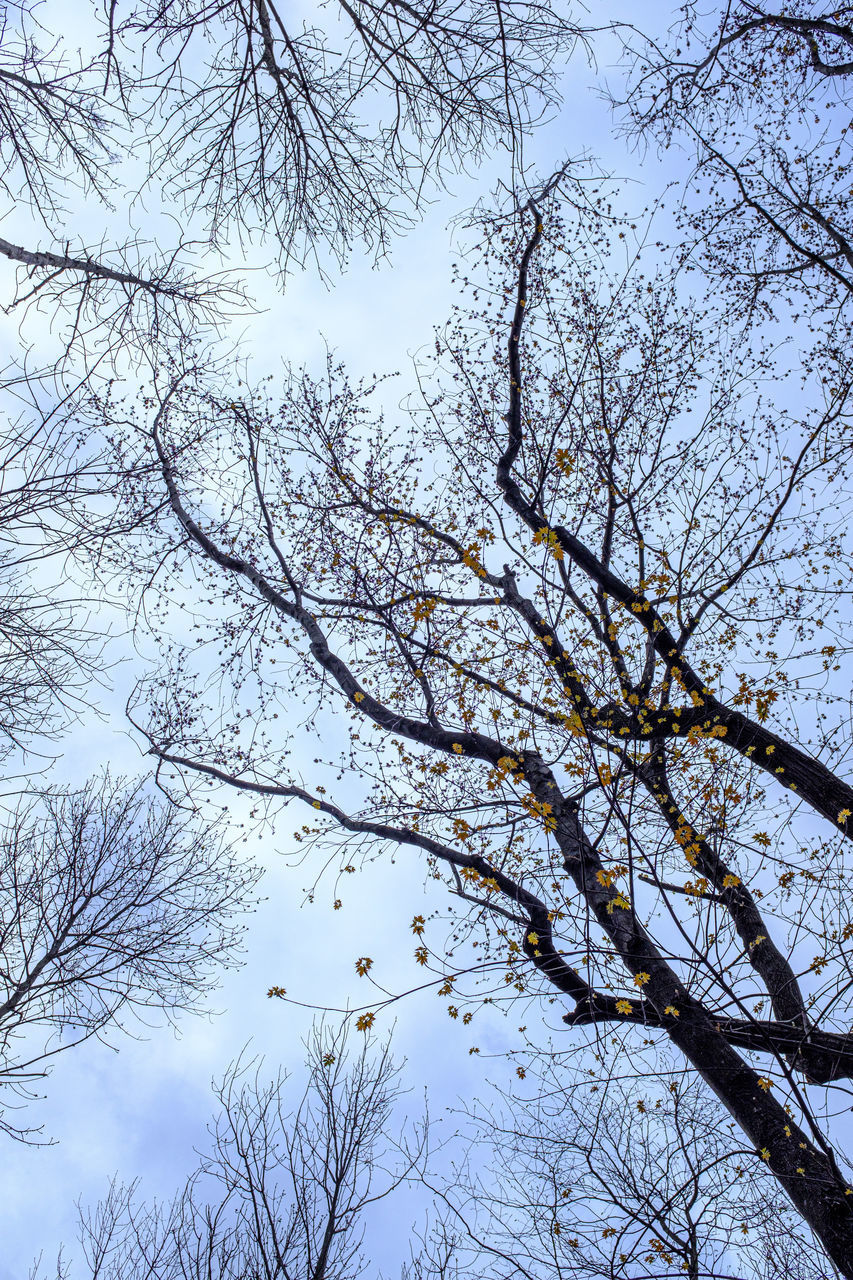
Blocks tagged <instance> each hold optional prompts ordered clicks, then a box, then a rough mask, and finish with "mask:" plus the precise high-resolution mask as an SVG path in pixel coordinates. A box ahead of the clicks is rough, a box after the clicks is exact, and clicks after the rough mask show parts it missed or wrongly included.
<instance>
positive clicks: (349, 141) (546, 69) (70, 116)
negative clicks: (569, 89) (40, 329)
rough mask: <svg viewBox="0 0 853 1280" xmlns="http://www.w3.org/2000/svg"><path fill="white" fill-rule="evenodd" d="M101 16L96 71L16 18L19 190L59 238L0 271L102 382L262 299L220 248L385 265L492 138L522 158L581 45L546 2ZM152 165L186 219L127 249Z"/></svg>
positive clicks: (7, 149)
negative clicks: (316, 19) (132, 360)
mask: <svg viewBox="0 0 853 1280" xmlns="http://www.w3.org/2000/svg"><path fill="white" fill-rule="evenodd" d="M125 10H127V11H126V12H125ZM89 16H90V18H91V20H92V22H93V23H94V26H93V27H92V30H91V31H90V32H89V35H88V40H89V45H90V49H91V53H90V54H89V56H83V57H81V56H80V55H79V54H78V55H73V54H72V53H70V52H69V51H68V49H67V47H66V46H67V44H68V37H67V36H66V37H65V38H61V37H60V36H59V35H58V34H57V33H55V32H51V31H49V30H47V29H46V28H45V27H44V26H43V25H42V22H41V21H40V17H39V13H38V6H35V5H33V4H32V3H31V0H19V2H18V3H15V4H13V5H7V6H6V8H5V9H4V14H3V22H2V29H0V126H2V127H0V157H2V160H3V162H4V164H5V170H4V175H3V178H2V189H4V190H5V191H6V192H7V194H8V195H9V196H10V198H11V199H12V200H13V201H14V202H15V205H16V207H18V208H21V207H28V208H29V209H30V211H31V213H32V215H33V217H34V219H35V220H36V222H41V223H43V224H44V227H45V233H46V242H43V240H44V237H43V236H39V237H34V239H33V241H32V242H28V243H21V242H20V239H19V238H16V237H15V236H14V235H13V236H11V237H9V238H7V237H2V238H0V257H5V258H6V259H8V260H10V261H12V262H14V263H16V264H18V272H17V283H16V287H15V289H14V290H13V296H12V300H11V303H10V308H17V309H19V310H21V311H24V310H26V309H27V308H28V307H31V306H34V307H36V308H38V310H39V311H40V312H41V313H42V314H43V315H46V316H48V317H49V320H50V325H51V328H52V330H53V333H54V337H55V338H58V337H59V335H60V332H61V333H62V337H63V340H64V349H65V352H66V354H68V353H73V355H74V357H75V359H76V361H77V362H79V360H80V359H81V357H82V358H83V360H84V362H85V367H86V368H87V369H88V370H89V371H90V372H91V370H92V369H97V368H100V369H102V370H103V371H104V372H105V373H106V374H107V376H108V375H109V371H110V370H111V368H112V366H113V365H114V364H116V363H119V365H121V364H122V362H123V361H126V360H127V359H128V358H129V357H130V356H131V355H134V356H136V357H137V358H139V357H142V358H145V357H147V358H149V359H150V358H152V355H153V353H154V352H155V351H156V350H159V348H160V347H161V345H169V344H172V345H175V344H177V343H182V344H189V343H193V342H197V341H198V340H199V337H200V336H201V335H202V334H205V335H207V336H208V337H209V336H210V333H211V330H214V331H215V330H216V328H217V326H218V325H219V324H221V323H222V322H223V321H224V320H225V319H226V318H227V317H228V315H229V314H231V313H232V312H233V310H234V309H235V308H238V307H240V306H243V305H244V304H245V301H246V300H245V296H244V294H243V292H242V290H241V289H240V287H239V286H238V285H237V284H236V283H235V280H234V277H233V274H232V273H225V274H223V273H219V274H217V273H213V274H204V273H200V272H199V268H198V265H197V259H198V255H199V252H207V253H208V254H209V250H210V246H211V243H215V244H216V245H219V246H220V247H223V248H224V246H225V244H226V241H227V240H228V239H229V238H233V236H234V235H236V236H237V238H238V239H243V238H250V237H258V238H260V239H262V240H272V241H273V242H274V243H275V254H276V256H277V257H278V258H279V259H280V261H281V263H282V264H283V265H286V264H287V263H288V262H290V261H291V259H297V260H301V259H303V258H304V257H305V255H306V254H307V253H312V254H314V255H315V256H316V255H317V254H318V253H319V252H320V251H321V250H322V252H324V253H325V252H326V251H331V253H332V255H333V256H336V257H337V258H338V259H339V260H343V259H344V258H345V257H346V256H347V255H348V253H349V251H350V249H351V247H352V244H353V242H354V241H358V240H362V241H364V242H365V243H366V244H367V245H368V246H371V247H372V248H373V249H374V250H375V252H376V253H377V254H381V253H384V252H385V250H386V249H387V247H388V244H389V240H390V238H391V237H392V235H393V233H395V232H399V231H401V230H403V229H404V228H405V227H407V226H409V225H411V224H412V222H413V221H414V220H415V218H416V217H417V215H418V212H419V210H420V209H421V208H422V206H423V204H424V201H425V200H428V199H429V198H430V193H431V192H433V191H434V190H435V189H436V188H440V187H441V186H442V185H443V184H444V183H445V181H446V179H447V177H448V176H449V174H450V173H451V172H455V171H459V170H460V169H461V168H463V167H465V166H469V165H472V164H476V163H478V162H479V161H480V160H481V159H482V157H483V156H484V155H485V154H486V153H487V151H488V150H489V148H490V147H492V146H493V145H500V146H506V148H507V151H508V153H509V154H510V155H511V156H513V157H514V163H516V164H519V163H521V148H522V142H523V138H524V136H525V134H526V133H527V131H528V130H529V129H530V128H531V127H532V126H533V124H534V123H535V122H536V120H537V118H538V117H539V116H541V115H542V114H543V112H547V111H548V110H549V109H550V108H551V107H552V106H553V105H554V104H555V103H556V102H557V101H558V99H559V94H558V90H557V82H558V78H559V69H558V66H557V65H555V64H556V63H557V61H558V60H559V59H560V58H562V57H564V56H566V55H567V54H568V53H569V52H570V50H571V49H572V47H573V46H574V44H575V42H576V40H577V38H578V29H577V27H576V26H575V25H574V24H573V23H572V22H571V21H570V20H569V17H568V15H567V14H565V13H563V12H561V11H560V10H559V9H557V10H555V9H554V8H553V6H549V5H543V4H539V3H538V2H537V0H509V2H507V0H466V2H465V3H464V4H463V5H462V6H459V5H455V4H450V3H445V2H444V0H442V2H441V3H439V4H434V3H432V4H426V5H423V4H421V5H417V4H416V5H414V6H412V5H409V4H398V3H396V0H394V2H393V3H388V2H387V0H381V2H379V3H364V0H358V3H356V4H354V5H353V4H350V3H342V4H340V5H336V6H334V8H332V9H331V10H329V9H327V10H326V11H325V12H324V13H323V14H322V16H323V19H324V21H325V22H326V24H327V25H326V29H321V28H320V27H319V26H317V25H315V24H309V23H305V22H302V23H298V24H297V23H294V24H290V23H289V24H288V25H287V26H285V22H284V20H283V18H282V15H281V14H280V13H279V11H278V10H277V9H276V7H275V6H274V5H272V4H270V3H268V0H252V3H250V4H249V5H244V4H241V3H228V4H224V5H223V4H219V3H217V4H210V3H207V2H206V0H202V3H198V4H196V3H184V2H183V0H181V2H180V3H177V2H172V0H169V2H168V3H165V4H160V3H156V4H147V3H146V4H141V5H139V4H137V5H133V6H125V5H122V4H118V3H116V4H110V5H108V6H105V11H104V13H100V11H99V10H98V8H97V6H93V11H92V14H91V15H89ZM140 172H141V174H142V186H143V188H144V190H145V193H146V198H150V197H152V196H153V198H154V199H155V200H157V201H158V202H159V204H160V205H161V206H162V208H163V210H164V211H165V212H167V213H168V212H171V211H172V210H173V209H174V206H175V202H176V200H177V201H178V207H179V208H181V215H180V217H178V218H174V217H173V218H172V224H171V225H172V228H173V232H174V234H171V233H170V232H166V233H165V235H164V234H163V233H162V232H161V236H160V243H158V244H153V245H152V244H149V243H146V241H145V239H144V237H139V236H132V237H131V238H130V239H124V240H122V239H120V238H118V239H115V238H113V239H111V231H110V223H111V221H112V219H111V216H110V211H111V210H112V209H114V208H115V207H116V206H118V207H119V208H128V207H129V206H130V205H132V203H133V201H134V199H135V198H136V196H138V194H139V191H138V187H139V180H140ZM81 192H82V193H84V195H85V196H86V198H87V199H88V201H89V203H90V205H91V206H92V207H93V208H95V207H97V206H100V208H101V210H102V213H103V218H104V234H103V237H102V238H101V240H100V242H99V243H95V244H93V243H90V242H87V241H85V240H83V239H81V237H80V236H79V235H75V234H74V233H73V226H74V215H73V206H74V204H75V202H76V201H77V200H78V199H79V195H80V193H81ZM69 206H70V207H71V210H72V211H71V212H69ZM69 224H70V225H71V227H72V231H71V232H69ZM187 224H189V226H190V228H191V229H192V228H194V229H195V235H193V233H192V230H190V231H187V230H186V227H187ZM166 240H170V241H171V243H170V244H166V243H165V241H166ZM317 261H318V262H319V261H320V257H317ZM42 323H43V322H42Z"/></svg>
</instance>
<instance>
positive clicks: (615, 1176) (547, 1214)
mask: <svg viewBox="0 0 853 1280" xmlns="http://www.w3.org/2000/svg"><path fill="white" fill-rule="evenodd" d="M621 1065H622V1067H624V1062H623V1063H622V1064H621ZM570 1079H571V1083H570V1085H568V1087H567V1080H566V1071H565V1067H564V1064H562V1063H559V1064H558V1063H550V1064H547V1065H546V1066H545V1069H544V1071H543V1074H542V1075H541V1076H539V1077H537V1078H536V1079H535V1080H529V1081H528V1082H527V1083H526V1084H525V1086H524V1088H525V1089H527V1088H528V1087H529V1086H532V1087H534V1088H535V1090H536V1092H535V1094H534V1095H532V1096H530V1095H529V1094H526V1095H525V1097H524V1098H520V1097H517V1096H516V1097H512V1096H510V1095H508V1094H506V1093H503V1092H501V1093H499V1095H498V1098H497V1100H496V1102H495V1103H494V1104H492V1105H486V1104H485V1103H484V1102H483V1101H477V1102H473V1103H472V1104H471V1106H470V1108H469V1109H468V1110H467V1111H466V1112H465V1113H464V1116H465V1121H466V1128H465V1139H466V1146H465V1149H464V1154H463V1156H462V1158H461V1160H460V1161H458V1162H457V1163H455V1164H454V1165H453V1166H452V1168H451V1169H450V1170H448V1171H447V1172H445V1173H444V1174H443V1176H441V1177H440V1178H436V1177H435V1176H433V1177H431V1178H429V1179H427V1181H428V1183H429V1185H430V1186H431V1187H432V1189H433V1191H434V1192H435V1195H436V1199H437V1203H438V1204H439V1205H440V1206H441V1211H440V1213H439V1214H438V1216H437V1220H436V1221H434V1222H433V1223H432V1224H431V1229H430V1231H429V1232H428V1234H427V1235H426V1238H425V1240H424V1242H423V1248H422V1249H420V1250H419V1251H418V1255H417V1264H416V1265H417V1268H418V1271H417V1273H418V1274H419V1275H422V1276H424V1277H427V1276H442V1275H454V1276H456V1275H459V1276H469V1277H477V1276H483V1277H488V1280H500V1278H501V1277H507V1278H508V1277H517V1276H524V1277H527V1278H528V1280H536V1278H538V1277H543V1278H544V1277H546V1276H548V1277H550V1276H561V1277H569V1276H571V1277H580V1276H587V1277H590V1278H591V1277H607V1278H608V1280H611V1278H612V1277H614V1276H618V1277H623V1276H630V1277H632V1280H642V1278H643V1277H648V1278H649V1280H651V1278H652V1277H654V1278H655V1280H664V1277H671V1278H672V1280H675V1277H677V1276H688V1277H690V1280H744V1278H745V1277H762V1278H763V1277H768V1280H769V1278H770V1277H775V1276H780V1275H786V1276H796V1277H797V1280H807V1278H809V1280H822V1278H824V1277H826V1274H827V1268H826V1262H825V1260H824V1259H823V1258H822V1257H821V1255H820V1252H819V1251H818V1252H817V1254H816V1253H815V1250H814V1244H813V1242H812V1241H809V1240H807V1239H806V1238H805V1237H804V1235H803V1230H802V1222H801V1220H800V1219H799V1218H798V1217H797V1215H796V1214H795V1213H793V1212H792V1211H791V1207H790V1205H789V1204H788V1203H787V1202H786V1201H785V1200H784V1199H783V1198H782V1197H781V1196H780V1195H779V1192H778V1190H777V1189H776V1188H775V1187H774V1186H773V1185H772V1179H771V1178H770V1177H769V1176H768V1175H766V1174H764V1175H759V1176H758V1177H755V1176H749V1177H748V1176H746V1167H745V1165H746V1164H748V1161H749V1154H750V1153H749V1151H744V1149H743V1146H742V1144H741V1143H739V1142H738V1137H737V1133H736V1130H735V1126H734V1125H733V1124H732V1122H731V1121H729V1120H727V1118H726V1116H725V1113H724V1112H723V1111H722V1109H721V1108H720V1107H719V1105H718V1104H717V1103H716V1101H715V1100H714V1098H713V1096H709V1094H708V1092H707V1090H706V1089H705V1088H704V1087H703V1086H702V1085H701V1084H700V1083H698V1082H697V1081H695V1080H694V1081H692V1082H686V1081H685V1080H684V1078H683V1076H682V1074H681V1072H680V1071H679V1070H678V1069H677V1067H676V1068H675V1070H674V1071H673V1074H672V1077H671V1079H670V1081H669V1083H668V1084H667V1083H666V1082H664V1081H646V1080H642V1079H637V1078H634V1079H631V1078H626V1076H625V1075H621V1074H616V1075H615V1076H606V1075H604V1076H603V1077H602V1076H601V1075H600V1076H599V1077H598V1079H596V1080H595V1081H593V1080H592V1079H591V1078H590V1076H589V1075H587V1076H586V1079H584V1078H583V1076H582V1075H575V1074H574V1073H571V1074H570ZM833 1273H834V1274H837V1272H835V1271H834V1268H833Z"/></svg>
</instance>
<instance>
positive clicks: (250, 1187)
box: [57, 1029, 425, 1280]
mask: <svg viewBox="0 0 853 1280" xmlns="http://www.w3.org/2000/svg"><path fill="white" fill-rule="evenodd" d="M308 1066H309V1069H310V1074H309V1079H308V1084H307V1086H306V1088H305V1092H304V1093H303V1095H302V1098H301V1100H300V1101H299V1102H298V1103H297V1105H296V1107H295V1109H294V1110H292V1111H289V1110H288V1109H287V1106H288V1104H287V1090H286V1089H285V1077H283V1076H282V1075H280V1074H279V1075H278V1076H277V1077H276V1078H274V1079H273V1080H271V1081H269V1082H265V1081H264V1080H263V1078H262V1075H261V1066H260V1065H259V1064H258V1063H256V1062H249V1061H246V1060H242V1059H241V1060H238V1061H237V1062H236V1063H235V1064H234V1065H233V1066H231V1067H230V1068H229V1070H228V1071H227V1072H226V1074H225V1078H224V1080H223V1081H222V1083H221V1084H219V1085H218V1086H216V1088H215V1093H216V1097H217V1100H218V1102H219V1103H220V1105H221V1108H222V1109H221V1111H220V1112H219V1114H218V1115H217V1116H216V1118H215V1120H214V1122H213V1124H212V1126H211V1128H210V1135H211V1139H212V1142H211V1146H210V1150H209V1151H208V1152H207V1153H206V1154H205V1155H203V1157H202V1159H201V1162H200V1164H199V1167H198V1169H197V1170H196V1172H195V1173H193V1174H192V1175H191V1177H190V1178H189V1179H188V1181H187V1183H186V1186H185V1187H184V1189H183V1191H182V1192H180V1193H179V1194H178V1195H177V1196H176V1197H175V1198H174V1200H172V1201H171V1203H169V1204H167V1205H165V1206H159V1205H156V1204H150V1205H149V1204H140V1203H139V1202H138V1200H137V1197H136V1194H135V1190H136V1189H135V1187H134V1186H130V1187H122V1186H119V1185H116V1184H114V1185H113V1186H112V1187H111V1189H110V1192H109V1195H108V1196H107V1197H106V1199H105V1200H104V1201H103V1202H102V1203H101V1204H100V1205H99V1206H98V1207H97V1209H95V1210H94V1211H93V1212H88V1213H84V1214H82V1216H81V1230H80V1238H81V1244H82V1251H83V1255H84V1258H85V1262H84V1263H83V1269H84V1271H85V1273H86V1274H91V1275H92V1276H93V1277H95V1276H98V1277H102V1278H103V1280H119V1277H120V1278H121V1280H137V1278H139V1280H142V1278H143V1277H144V1278H145V1280H149V1277H150V1278H151V1280H153V1277H155V1276H157V1277H158V1278H159V1277H172V1276H175V1277H177V1276H180V1277H182V1280H213V1278H215V1280H249V1278H254V1277H259V1278H260V1277H262V1276H263V1277H265V1278H266V1280H274V1278H275V1280H288V1278H289V1277H296V1276H299V1277H300V1280H303V1278H304V1280H349V1278H350V1277H352V1278H353V1280H354V1278H355V1277H357V1276H360V1275H363V1274H364V1271H365V1265H366V1262H367V1259H365V1257H364V1256H363V1254H362V1251H361V1242H362V1233H363V1230H364V1219H365V1217H366V1216H367V1215H368V1214H369V1213H370V1211H371V1208H372V1206H374V1205H376V1204H377V1202H379V1201H380V1200H383V1199H385V1197H387V1196H389V1195H391V1194H392V1193H393V1192H394V1191H395V1190H396V1189H397V1188H398V1187H399V1186H400V1185H401V1184H402V1183H403V1182H404V1181H405V1180H406V1179H407V1177H409V1176H410V1175H411V1174H412V1173H413V1171H414V1169H415V1167H416V1165H418V1163H419V1161H420V1159H421V1156H422V1154H423V1148H424V1141H425V1131H424V1129H423V1127H421V1128H420V1129H419V1130H418V1131H417V1132H416V1133H414V1134H413V1135H412V1145H411V1148H410V1147H409V1146H407V1145H406V1142H405V1138H404V1137H403V1136H402V1130H401V1128H400V1124H399V1120H397V1123H396V1126H395V1125H394V1119H395V1111H396V1108H397V1104H398V1102H399V1098H400V1086H399V1071H398V1069H397V1068H396V1067H395V1066H394V1064H393V1062H392V1060H391V1057H390V1054H389V1049H388V1045H387V1044H386V1045H384V1046H382V1047H379V1048H377V1047H376V1046H375V1045H373V1044H372V1043H371V1041H370V1040H369V1038H365V1039H364V1040H363V1042H362V1044H361V1046H360V1049H359V1051H358V1052H357V1053H356V1054H348V1052H347V1037H346V1032H345V1031H338V1032H337V1033H333V1034H330V1033H329V1032H328V1030H323V1029H315V1031H314V1033H313V1035H312V1037H311V1040H310V1043H309V1059H308ZM73 1274H75V1271H74V1269H73V1268H72V1269H65V1268H63V1265H62V1264H61V1263H60V1264H59V1266H58V1268H57V1275H60V1276H63V1277H64V1276H66V1275H73Z"/></svg>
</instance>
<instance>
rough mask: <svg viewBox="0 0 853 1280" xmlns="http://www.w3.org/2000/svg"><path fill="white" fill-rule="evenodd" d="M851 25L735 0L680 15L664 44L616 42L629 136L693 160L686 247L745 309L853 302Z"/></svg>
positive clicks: (794, 7)
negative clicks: (623, 66) (622, 49)
mask: <svg viewBox="0 0 853 1280" xmlns="http://www.w3.org/2000/svg"><path fill="white" fill-rule="evenodd" d="M851 18H853V8H851V6H850V5H840V6H835V7H834V8H832V9H824V8H822V7H821V6H820V5H816V4H814V3H813V2H812V0H785V3H783V4H781V5H779V6H776V7H773V6H767V5H763V4H754V3H752V0H741V2H739V3H736V4H730V5H724V6H722V8H721V9H720V10H719V11H717V12H714V11H713V10H710V11H708V12H704V11H703V12H700V11H699V9H698V8H697V7H696V6H694V5H688V6H685V9H684V11H683V15H682V16H681V19H680V20H679V21H678V22H677V23H676V25H675V27H674V28H673V29H672V30H671V31H670V32H668V33H666V36H664V37H663V38H661V37H660V36H658V35H646V34H642V35H641V34H640V33H638V32H634V33H630V34H629V33H628V32H627V31H626V32H624V33H623V35H624V40H625V45H626V51H627V60H628V89H627V95H626V96H625V98H624V102H623V105H625V106H627V109H628V111H627V118H628V128H629V132H630V134H631V135H632V136H633V137H634V138H635V139H636V140H637V141H639V142H642V143H643V144H648V143H649V142H650V141H652V142H655V141H656V142H657V143H659V144H662V145H663V146H666V147H669V146H672V145H675V146H678V147H681V148H684V149H686V151H687V154H688V156H691V155H692V157H693V163H694V166H695V167H694V171H693V175H692V178H690V179H689V181H688V182H687V189H688V192H689V194H688V195H687V198H686V200H685V202H684V203H685V209H684V212H683V217H682V220H681V226H682V230H683V232H684V234H685V238H686V245H685V247H686V248H687V250H688V251H694V250H695V248H697V247H698V250H699V252H700V253H701V255H702V257H703V259H704V262H705V265H706V267H707V266H710V267H711V268H712V269H713V270H714V271H716V272H719V273H720V274H721V275H723V276H724V277H727V278H728V279H729V280H730V281H732V282H734V283H736V284H738V285H739V286H740V292H741V299H742V302H745V303H746V304H747V305H754V303H755V301H756V300H758V299H765V300H766V301H768V303H769V304H770V305H771V307H772V305H773V302H774V300H775V301H776V302H778V300H779V299H780V298H787V299H789V300H791V299H793V300H794V309H795V310H798V309H800V308H802V307H803V306H804V305H806V306H812V307H818V308H823V307H826V306H827V305H829V306H837V305H839V303H841V304H843V303H844V302H845V301H846V300H847V299H849V296H850V293H851V289H853V227H852V226H851V223H850V201H849V199H848V194H847V182H846V176H845V175H847V174H848V173H849V169H850V163H851V158H852V157H851V141H850V136H849V130H848V129H847V122H848V120H849V114H850V105H851V104H850V93H851V86H853V26H851ZM616 97H617V98H618V97H619V95H618V94H617V95H616ZM734 296H735V295H734V293H732V297H734Z"/></svg>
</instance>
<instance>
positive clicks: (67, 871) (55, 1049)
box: [0, 779, 258, 1135]
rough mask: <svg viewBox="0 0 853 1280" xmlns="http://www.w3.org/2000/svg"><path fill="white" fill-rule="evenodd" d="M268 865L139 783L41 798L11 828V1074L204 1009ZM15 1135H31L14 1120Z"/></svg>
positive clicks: (2, 985) (7, 1022) (2, 1022)
mask: <svg viewBox="0 0 853 1280" xmlns="http://www.w3.org/2000/svg"><path fill="white" fill-rule="evenodd" d="M257 878H258V871H257V869H256V868H254V867H252V866H251V865H247V864H246V863H245V862H238V861H237V859H236V858H235V857H234V855H233V854H232V853H231V852H230V851H229V850H228V848H227V846H225V845H223V843H222V841H221V839H219V838H218V837H217V834H216V833H215V832H214V831H212V830H199V829H198V828H197V827H196V826H193V824H192V823H191V822H190V821H188V820H187V818H186V816H185V815H181V814H180V813H179V811H178V810H176V809H174V808H173V807H170V806H163V805H162V804H160V805H156V804H154V803H153V802H152V801H151V800H149V799H147V798H146V796H145V793H144V790H143V788H142V787H140V786H139V785H137V786H131V787H128V786H123V785H119V784H115V783H112V782H110V781H109V780H108V779H106V780H104V781H102V782H100V783H92V784H90V785H89V786H88V787H86V788H85V789H84V790H82V791H77V792H66V793H60V792H57V791H55V790H54V791H47V792H45V793H44V794H43V795H40V796H39V795H36V794H33V793H31V794H30V795H29V796H27V797H26V799H24V800H22V802H21V803H20V805H19V806H18V808H17V809H16V810H15V812H13V813H12V814H10V815H9V816H8V818H7V819H6V822H5V824H4V826H3V828H2V831H0V1081H1V1082H2V1083H3V1085H4V1086H6V1089H7V1092H8V1090H10V1089H11V1090H12V1091H13V1092H17V1093H18V1094H21V1095H22V1096H24V1097H27V1096H31V1088H32V1084H33V1083H34V1082H35V1081H36V1080H39V1079H41V1078H42V1077H44V1075H45V1074H46V1071H47V1069H48V1066H49V1063H50V1060H51V1059H52V1058H53V1057H54V1056H55V1055H56V1054H57V1053H61V1052H63V1051H65V1050H67V1049H69V1048H72V1047H73V1046H74V1045H77V1044H80V1043H81V1042H82V1041H84V1040H86V1039H88V1038H89V1037H91V1036H99V1037H109V1036H110V1035H111V1034H112V1033H113V1032H115V1031H116V1030H117V1029H120V1028H121V1027H122V1026H124V1025H127V1023H128V1020H129V1019H131V1020H133V1019H135V1020H136V1021H137V1023H138V1024H139V1023H141V1024H146V1022H147V1019H148V1018H149V1017H150V1016H152V1015H165V1016H166V1017H167V1018H169V1019H173V1018H174V1017H176V1016H177V1015H178V1014H179V1013H180V1012H182V1011H188V1010H196V1009H198V1008H200V1006H201V1002H202V1001H203V999H204V997H205V996H206V994H207V993H208V992H209V991H210V990H211V988H212V987H214V986H215V985H216V982H217V979H218V976H219V974H220V973H221V971H222V968H223V967H228V966H230V965H233V964H234V963H235V961H236V957H237V954H238V951H239V941H240V937H241V934H242V932H243V926H242V925H241V924H239V923H238V920H237V919H236V917H238V916H239V915H240V914H241V913H243V912H245V911H247V910H249V909H250V906H251V897H252V891H253V889H254V886H255V884H256V882H257ZM0 1123H2V1126H3V1128H4V1129H5V1130H6V1132H9V1133H17V1134H19V1135H25V1134H26V1132H27V1131H26V1130H19V1129H16V1127H15V1126H14V1125H13V1124H12V1123H11V1121H10V1120H9V1119H7V1118H6V1117H4V1118H3V1119H2V1121H0Z"/></svg>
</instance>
